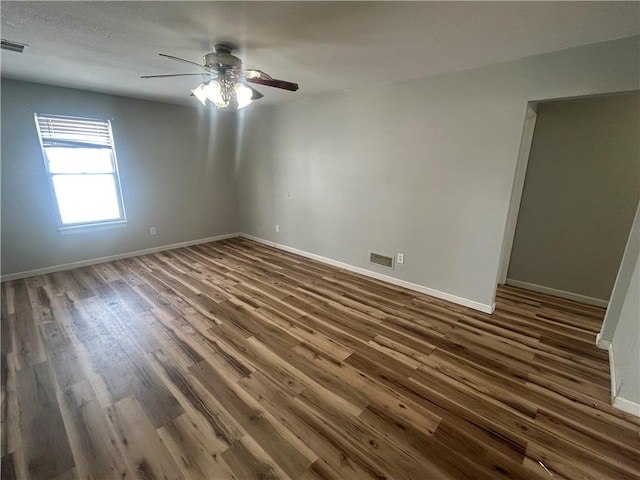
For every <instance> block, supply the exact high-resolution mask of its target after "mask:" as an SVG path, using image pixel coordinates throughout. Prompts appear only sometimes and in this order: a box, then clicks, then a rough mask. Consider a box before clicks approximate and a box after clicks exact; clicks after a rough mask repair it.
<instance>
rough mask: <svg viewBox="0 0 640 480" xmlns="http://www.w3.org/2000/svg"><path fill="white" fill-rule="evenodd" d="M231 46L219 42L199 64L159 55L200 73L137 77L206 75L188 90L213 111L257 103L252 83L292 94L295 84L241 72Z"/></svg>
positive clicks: (157, 76)
mask: <svg viewBox="0 0 640 480" xmlns="http://www.w3.org/2000/svg"><path fill="white" fill-rule="evenodd" d="M232 50H233V47H231V46H230V45H226V44H223V43H219V44H217V45H215V47H214V51H213V52H210V53H207V54H206V55H205V56H204V58H203V62H204V63H203V64H202V65H201V64H199V63H196V62H192V61H190V60H185V59H184V58H179V57H174V56H172V55H166V54H164V53H160V54H159V55H160V56H161V57H166V58H169V59H171V60H176V61H178V62H183V63H188V64H190V65H195V66H197V67H198V68H200V69H202V70H204V71H203V72H200V73H172V74H167V75H142V76H141V77H140V78H167V77H184V76H206V77H209V79H208V80H206V81H205V82H203V83H201V84H200V85H198V86H197V87H196V88H194V89H193V90H191V93H192V95H193V96H195V97H196V98H197V99H198V100H200V102H202V104H203V105H207V102H210V103H212V104H214V105H215V106H216V107H217V108H219V109H220V108H226V107H228V106H229V105H230V104H232V103H235V105H236V106H237V108H243V107H245V106H247V105H249V104H250V103H251V102H252V101H253V100H258V99H260V98H262V97H263V96H264V95H262V93H260V92H259V91H258V90H256V89H255V88H253V87H252V86H250V85H248V84H249V83H254V84H258V85H265V86H268V87H274V88H281V89H283V90H290V91H292V92H295V91H296V90H298V84H297V83H293V82H287V81H285V80H278V79H275V78H272V77H271V76H269V75H267V74H266V73H264V72H263V71H261V70H252V69H243V68H242V60H240V59H239V58H238V57H236V56H235V55H232V54H231V51H232Z"/></svg>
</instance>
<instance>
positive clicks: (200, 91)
mask: <svg viewBox="0 0 640 480" xmlns="http://www.w3.org/2000/svg"><path fill="white" fill-rule="evenodd" d="M204 87H205V84H204V83H201V84H200V85H198V86H197V87H196V88H194V89H193V90H191V93H193V95H194V97H196V98H197V99H198V100H200V103H202V105H206V104H207V93H206V92H205V91H204Z"/></svg>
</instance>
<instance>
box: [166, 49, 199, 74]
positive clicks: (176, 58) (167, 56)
mask: <svg viewBox="0 0 640 480" xmlns="http://www.w3.org/2000/svg"><path fill="white" fill-rule="evenodd" d="M158 55H160V56H161V57H166V58H170V59H171V60H176V61H178V62H183V63H189V64H191V65H195V66H196V67H200V68H204V69H205V70H206V71H209V69H208V68H207V67H205V66H204V65H202V64H201V63H196V62H192V61H191V60H185V59H184V58H180V57H174V56H173V55H167V54H166V53H159V54H158Z"/></svg>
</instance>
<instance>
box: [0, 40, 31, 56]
mask: <svg viewBox="0 0 640 480" xmlns="http://www.w3.org/2000/svg"><path fill="white" fill-rule="evenodd" d="M0 46H1V47H2V50H9V51H11V52H17V53H22V51H23V50H24V47H26V46H27V45H26V44H24V43H16V42H11V41H9V40H5V39H4V38H3V39H2V44H1V45H0Z"/></svg>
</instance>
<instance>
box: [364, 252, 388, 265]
mask: <svg viewBox="0 0 640 480" xmlns="http://www.w3.org/2000/svg"><path fill="white" fill-rule="evenodd" d="M369 262H370V263H375V264H376V265H381V266H383V267H387V268H393V257H387V256H386V255H380V254H379V253H373V252H369Z"/></svg>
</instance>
